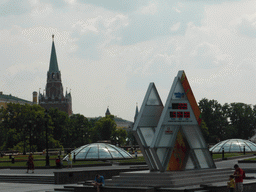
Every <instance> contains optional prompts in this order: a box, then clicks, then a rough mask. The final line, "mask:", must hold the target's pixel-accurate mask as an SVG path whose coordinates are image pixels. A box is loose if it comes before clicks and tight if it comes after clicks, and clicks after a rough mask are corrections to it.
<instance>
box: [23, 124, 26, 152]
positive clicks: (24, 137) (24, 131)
mask: <svg viewBox="0 0 256 192" xmlns="http://www.w3.org/2000/svg"><path fill="white" fill-rule="evenodd" d="M23 127H24V130H23V140H24V143H23V155H26V135H25V133H26V129H25V128H26V127H27V124H25V125H24V126H23Z"/></svg>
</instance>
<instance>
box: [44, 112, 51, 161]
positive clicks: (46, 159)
mask: <svg viewBox="0 0 256 192" xmlns="http://www.w3.org/2000/svg"><path fill="white" fill-rule="evenodd" d="M45 132H46V157H45V166H50V162H49V153H48V125H47V110H45Z"/></svg>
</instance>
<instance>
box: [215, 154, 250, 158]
mask: <svg viewBox="0 0 256 192" xmlns="http://www.w3.org/2000/svg"><path fill="white" fill-rule="evenodd" d="M245 154H246V155H249V154H252V153H245ZM236 156H244V154H243V153H225V154H224V157H225V158H228V157H236ZM212 158H213V159H219V158H222V154H216V153H215V154H213V155H212Z"/></svg>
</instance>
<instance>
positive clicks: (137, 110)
mask: <svg viewBox="0 0 256 192" xmlns="http://www.w3.org/2000/svg"><path fill="white" fill-rule="evenodd" d="M138 114H139V109H138V103H137V102H136V110H135V116H134V122H135V121H136V119H137V116H138Z"/></svg>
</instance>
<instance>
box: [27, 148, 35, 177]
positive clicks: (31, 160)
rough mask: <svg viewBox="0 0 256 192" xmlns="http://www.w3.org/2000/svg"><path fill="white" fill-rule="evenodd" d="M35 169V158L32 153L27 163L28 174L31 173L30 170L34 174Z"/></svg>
mask: <svg viewBox="0 0 256 192" xmlns="http://www.w3.org/2000/svg"><path fill="white" fill-rule="evenodd" d="M34 169H35V167H34V158H33V156H32V153H30V154H29V156H28V161H27V173H28V172H29V170H32V173H34Z"/></svg>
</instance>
